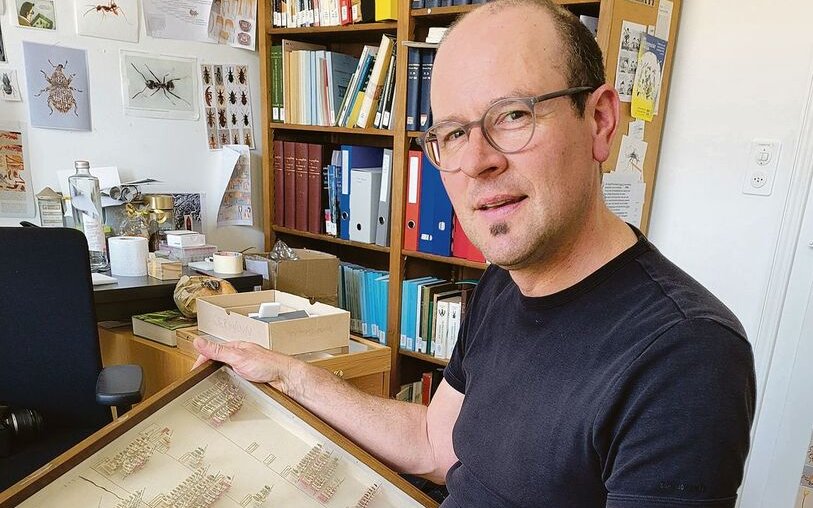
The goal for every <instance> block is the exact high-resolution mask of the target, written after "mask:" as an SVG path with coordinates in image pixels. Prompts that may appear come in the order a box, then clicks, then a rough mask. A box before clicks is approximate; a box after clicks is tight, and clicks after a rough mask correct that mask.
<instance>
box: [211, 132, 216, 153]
mask: <svg viewBox="0 0 813 508" xmlns="http://www.w3.org/2000/svg"><path fill="white" fill-rule="evenodd" d="M209 148H210V149H212V150H217V139H216V138H215V135H214V134H210V135H209Z"/></svg>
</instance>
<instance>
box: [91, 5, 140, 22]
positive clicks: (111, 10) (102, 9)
mask: <svg viewBox="0 0 813 508" xmlns="http://www.w3.org/2000/svg"><path fill="white" fill-rule="evenodd" d="M87 7H90V9H88V10H87V11H85V14H84V16H87V15H88V14H90V13H91V12H93V11H96V12H99V13H101V14H102V19H104V18H105V17H106V16H107V15H108V14H112V15H113V16H118V15H119V14H121V16H122V17H123V18H124V21H126V22H127V23H129V22H130V20H128V19H127V15H126V14H125V13H124V9H122V8H121V7H119V6H118V5H116V2H115V1H114V0H110V1H109V2H107V5H105V4H95V5H94V4H87Z"/></svg>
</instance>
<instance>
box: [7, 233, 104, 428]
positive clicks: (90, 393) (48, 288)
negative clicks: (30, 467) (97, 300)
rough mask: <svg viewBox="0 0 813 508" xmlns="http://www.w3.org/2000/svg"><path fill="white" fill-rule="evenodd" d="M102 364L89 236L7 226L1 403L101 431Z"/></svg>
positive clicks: (57, 423) (53, 423) (48, 420)
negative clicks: (98, 382)
mask: <svg viewBox="0 0 813 508" xmlns="http://www.w3.org/2000/svg"><path fill="white" fill-rule="evenodd" d="M101 368H102V361H101V353H100V349H99V335H98V331H97V329H96V313H95V311H94V307H93V285H92V282H91V278H90V262H89V259H88V246H87V241H86V240H85V236H84V235H83V234H82V233H81V232H80V231H77V230H75V229H69V228H0V402H5V403H7V404H9V405H10V406H13V407H16V408H30V409H36V410H37V411H39V412H40V414H42V416H43V419H44V421H45V424H46V426H48V427H51V428H54V427H86V428H93V427H95V428H100V427H102V426H103V425H105V424H106V423H109V422H110V421H111V420H112V417H111V414H110V410H109V408H107V407H104V406H101V405H99V404H97V403H96V399H95V391H96V390H95V388H96V378H97V376H98V375H99V372H100V371H101Z"/></svg>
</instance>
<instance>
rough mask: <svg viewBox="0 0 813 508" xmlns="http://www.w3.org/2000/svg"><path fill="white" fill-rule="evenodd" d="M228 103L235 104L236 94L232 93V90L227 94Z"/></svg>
mask: <svg viewBox="0 0 813 508" xmlns="http://www.w3.org/2000/svg"><path fill="white" fill-rule="evenodd" d="M229 102H231V103H232V104H237V94H236V93H235V92H234V90H232V91H231V92H229Z"/></svg>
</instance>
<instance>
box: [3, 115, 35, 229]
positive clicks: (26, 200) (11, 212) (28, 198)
mask: <svg viewBox="0 0 813 508" xmlns="http://www.w3.org/2000/svg"><path fill="white" fill-rule="evenodd" d="M25 139H26V138H25V130H24V129H23V128H21V127H20V126H18V125H2V124H0V217H33V216H34V195H33V192H32V190H31V172H30V171H29V169H28V166H27V164H28V154H27V153H26V152H27V150H26V143H25Z"/></svg>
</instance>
